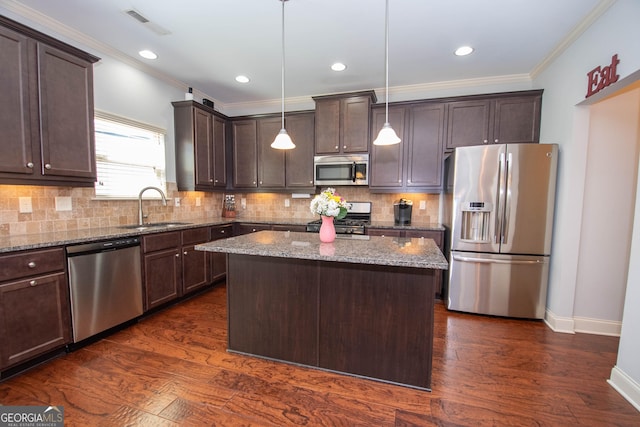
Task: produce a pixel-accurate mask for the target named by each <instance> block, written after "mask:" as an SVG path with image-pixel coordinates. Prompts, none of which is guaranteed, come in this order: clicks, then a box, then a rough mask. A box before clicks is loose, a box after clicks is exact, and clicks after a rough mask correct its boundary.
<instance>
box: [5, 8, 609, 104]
mask: <svg viewBox="0 0 640 427" xmlns="http://www.w3.org/2000/svg"><path fill="white" fill-rule="evenodd" d="M610 3H611V0H390V5H389V10H390V12H389V32H390V41H389V62H390V65H389V80H390V81H389V85H390V86H391V88H398V87H403V86H411V85H424V84H432V83H435V82H450V81H458V80H465V79H482V78H488V77H493V76H514V75H525V76H531V75H532V74H535V72H536V70H538V69H540V67H542V66H544V63H545V60H546V59H548V58H549V56H550V55H553V54H554V52H557V51H558V49H559V48H561V47H562V46H563V45H564V44H566V43H567V42H570V41H571V40H572V39H573V37H575V36H576V34H577V33H579V31H580V30H581V28H582V29H583V27H584V26H585V25H587V24H588V23H589V22H591V21H590V20H591V19H593V17H594V16H595V15H597V14H598V13H600V12H601V11H602V9H603V8H604V7H606V5H608V4H610ZM2 6H3V7H5V8H7V9H8V10H10V11H12V12H16V13H18V14H20V15H23V16H28V17H29V19H31V20H34V21H39V22H40V23H41V24H42V25H44V26H48V27H57V28H58V30H59V29H60V28H63V29H67V30H70V31H67V34H72V35H73V34H76V37H75V38H80V39H83V40H84V41H85V42H86V40H92V41H95V42H96V43H97V46H103V47H104V46H105V45H106V46H108V47H109V49H111V50H113V51H114V52H115V51H117V52H118V54H124V55H127V56H129V57H131V58H132V59H133V58H135V61H140V62H141V63H144V64H146V67H152V68H153V69H154V70H155V71H156V72H159V73H161V74H163V75H166V76H168V77H170V78H171V79H173V80H175V81H178V82H183V83H184V84H185V87H186V86H193V88H194V89H195V90H196V91H197V92H199V93H202V94H205V95H207V96H209V97H211V98H212V99H214V100H215V101H216V102H221V103H222V104H234V103H250V102H273V101H274V100H278V99H279V98H280V90H281V87H280V71H281V63H280V61H281V25H282V24H281V12H282V9H281V8H282V3H281V2H280V1H279V0H180V1H175V0H173V1H170V0H0V7H2ZM132 8H133V9H135V10H137V11H138V12H139V13H141V14H142V15H143V16H145V17H146V18H148V19H149V20H150V21H151V22H152V23H153V24H155V25H157V26H160V27H162V28H164V29H166V30H168V31H169V32H170V34H168V35H158V34H157V33H155V32H154V31H152V30H150V29H149V28H148V27H146V26H145V25H143V24H141V23H139V22H138V21H136V20H134V19H133V18H131V17H130V16H129V15H127V14H125V13H124V11H125V10H129V9H132ZM1 11H2V8H0V12H1ZM384 11H385V1H384V0H289V1H287V2H286V3H285V45H286V97H287V98H296V97H308V96H311V95H321V94H328V93H339V92H349V91H357V90H367V89H379V88H384ZM39 13H42V14H44V15H46V17H45V16H40V15H39ZM49 18H52V19H53V20H54V21H51V20H50V19H49ZM56 21H57V22H56ZM61 24H62V25H61ZM72 30H75V31H77V32H79V33H75V32H74V31H72ZM78 36H79V37H78ZM465 44H468V45H471V46H473V47H474V48H475V52H474V53H473V54H471V55H469V56H467V57H456V56H454V55H453V51H454V50H455V49H456V48H457V47H459V46H461V45H465ZM90 45H91V44H90ZM94 45H96V44H95V43H94ZM141 49H151V50H153V51H155V52H156V53H157V54H158V55H159V58H158V59H157V60H155V61H148V60H144V59H141V58H139V57H138V55H137V52H138V51H139V50H141ZM335 61H341V62H344V63H345V64H347V67H348V68H347V69H346V71H344V72H342V73H336V72H333V71H331V70H330V68H329V67H330V65H331V64H332V63H333V62H335ZM143 67H145V66H143ZM238 74H244V75H247V76H249V77H250V78H251V82H250V83H248V84H244V85H242V84H239V83H237V82H236V81H235V80H234V78H235V76H236V75H238ZM390 92H391V91H390ZM382 94H383V92H382Z"/></svg>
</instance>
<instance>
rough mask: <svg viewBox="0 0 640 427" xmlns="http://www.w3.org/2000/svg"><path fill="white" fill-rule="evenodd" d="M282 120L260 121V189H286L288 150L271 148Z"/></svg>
mask: <svg viewBox="0 0 640 427" xmlns="http://www.w3.org/2000/svg"><path fill="white" fill-rule="evenodd" d="M281 123H282V121H281V119H280V118H276V117H274V118H268V119H258V123H257V126H258V187H262V188H284V186H285V169H284V156H285V151H286V150H278V149H276V148H272V147H271V143H272V142H273V140H274V139H275V137H276V135H277V134H278V132H280V128H281V127H282V124H281Z"/></svg>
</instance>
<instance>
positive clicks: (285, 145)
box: [271, 0, 296, 150]
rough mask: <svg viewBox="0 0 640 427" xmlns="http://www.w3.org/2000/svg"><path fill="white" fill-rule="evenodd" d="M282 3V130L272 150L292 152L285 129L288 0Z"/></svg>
mask: <svg viewBox="0 0 640 427" xmlns="http://www.w3.org/2000/svg"><path fill="white" fill-rule="evenodd" d="M279 1H281V2H282V73H281V75H282V129H280V132H278V135H276V139H274V140H273V142H272V143H271V148H277V149H278V150H291V149H292V148H296V146H295V144H294V143H293V141H292V140H291V137H290V136H289V134H288V133H287V130H286V129H285V128H284V2H286V1H288V0H279Z"/></svg>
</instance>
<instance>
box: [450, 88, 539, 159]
mask: <svg viewBox="0 0 640 427" xmlns="http://www.w3.org/2000/svg"><path fill="white" fill-rule="evenodd" d="M541 106H542V91H541V90H537V91H528V92H515V93H511V94H499V95H498V96H493V97H490V98H482V97H480V98H475V99H472V100H463V101H453V102H449V103H448V104H447V115H448V121H447V143H446V149H447V150H448V151H451V150H453V149H454V148H456V147H465V146H470V145H482V144H510V143H520V142H534V143H537V142H539V140H540V111H541Z"/></svg>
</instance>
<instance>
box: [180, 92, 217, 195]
mask: <svg viewBox="0 0 640 427" xmlns="http://www.w3.org/2000/svg"><path fill="white" fill-rule="evenodd" d="M171 104H172V105H173V115H174V127H175V130H174V132H175V141H176V178H177V184H178V190H180V191H193V190H198V191H211V190H216V189H224V188H225V187H226V185H227V179H226V173H227V172H226V163H225V150H226V148H225V144H226V141H225V135H226V120H224V119H223V118H221V117H218V116H217V115H216V114H215V112H214V110H213V109H211V108H209V107H207V106H205V105H202V104H199V103H197V102H194V101H177V102H172V103H171Z"/></svg>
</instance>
